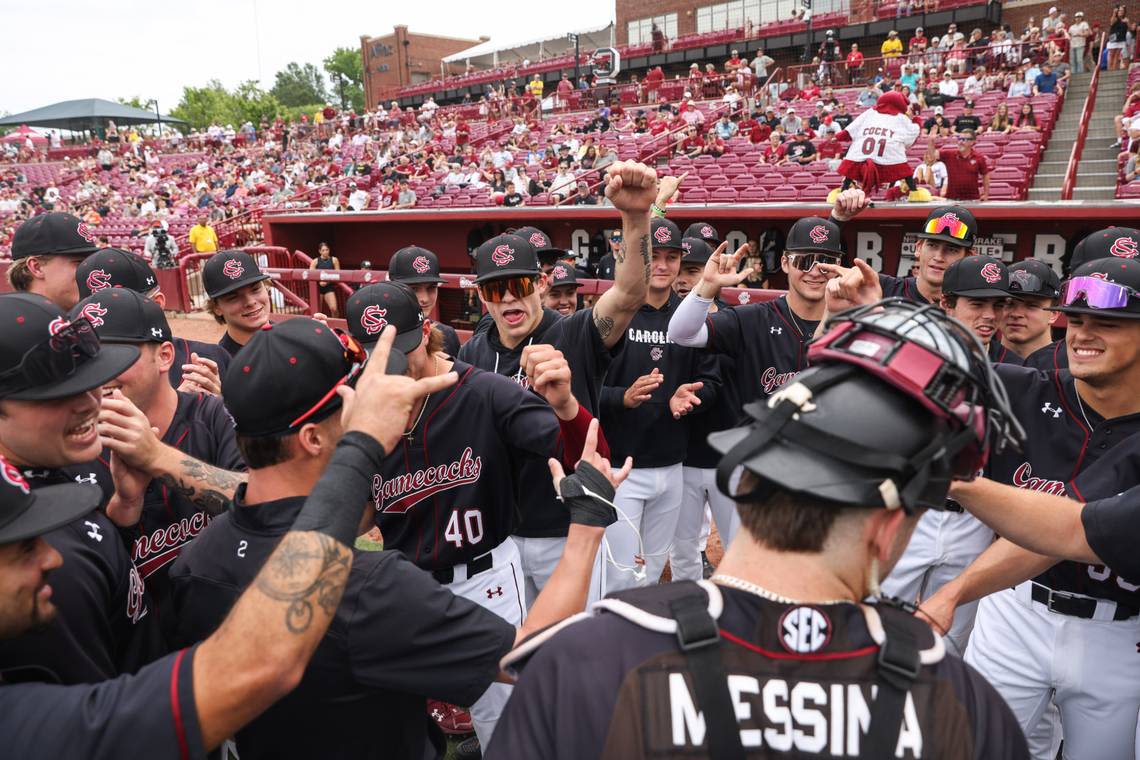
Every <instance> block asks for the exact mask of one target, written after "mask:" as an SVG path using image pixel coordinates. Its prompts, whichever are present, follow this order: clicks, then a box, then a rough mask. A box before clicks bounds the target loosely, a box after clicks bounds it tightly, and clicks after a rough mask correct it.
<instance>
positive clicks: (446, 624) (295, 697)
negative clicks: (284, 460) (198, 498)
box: [168, 487, 515, 760]
mask: <svg viewBox="0 0 1140 760" xmlns="http://www.w3.org/2000/svg"><path fill="white" fill-rule="evenodd" d="M244 495H245V491H244V487H242V489H241V491H239V494H238V498H237V499H236V500H235V505H234V509H233V510H231V511H230V512H228V513H226V514H224V515H221V516H220V517H218V518H217V519H216V520H214V521H213V522H212V523H211V524H210V526H209V527H208V528H207V529H206V530H205V531H204V532H203V533H202V535H201V536H199V538H198V540H197V541H195V542H194V543H193V544H192V545H191V546H189V547H187V549H186V550H185V551H183V553H182V556H180V557H179V558H178V560H177V562H175V564H174V567H173V568H171V571H170V575H171V582H172V586H173V595H172V605H173V610H172V611H173V614H172V615H168V617H169V618H171V619H173V620H176V621H177V630H176V632H175V633H174V636H173V638H174V640H175V641H179V642H192V641H199V640H201V639H203V638H205V637H207V636H209V635H210V634H211V633H213V631H214V629H216V628H217V626H218V625H219V624H220V623H221V621H222V620H223V619H224V618H225V616H226V614H227V613H228V612H229V610H230V608H231V607H232V606H233V604H234V602H235V601H236V600H237V598H238V597H239V596H240V595H241V593H242V592H243V591H244V589H245V588H246V587H248V586H249V584H250V583H252V582H253V579H254V578H255V577H256V575H257V573H258V572H259V571H260V569H261V567H262V565H263V564H264V563H265V561H266V560H267V559H268V557H269V555H270V554H271V553H272V552H273V549H274V548H275V547H276V546H277V543H278V542H279V541H280V540H281V537H282V536H284V535H285V533H287V532H288V531H289V529H290V527H291V526H292V524H293V522H294V520H295V519H296V517H297V514H298V513H299V512H300V511H301V507H302V506H303V505H304V502H305V499H304V498H302V497H297V498H290V499H281V500H279V501H272V502H267V503H263V504H256V505H248V504H246V503H244V498H243V497H244ZM385 538H387V537H385ZM514 639H515V628H514V626H512V625H510V624H509V623H507V622H506V621H504V620H503V619H502V618H500V617H498V616H497V615H495V614H494V613H491V612H488V611H487V610H484V609H483V608H482V607H479V606H478V605H476V604H474V603H473V602H470V601H468V600H466V599H463V598H461V597H457V596H455V595H454V594H452V593H451V592H450V591H448V590H447V589H445V588H443V587H442V586H440V585H439V584H438V583H436V582H435V580H434V579H432V577H431V576H430V575H428V574H427V573H425V572H423V571H422V570H420V569H418V568H416V567H415V566H414V565H412V564H411V563H410V562H408V561H407V559H406V558H405V557H404V556H403V555H402V554H401V553H400V552H395V551H383V552H359V551H358V552H355V553H354V555H353V564H352V570H351V571H350V572H349V574H348V581H347V583H346V584H345V591H344V596H343V597H342V598H341V601H340V605H339V606H338V607H337V611H336V615H335V616H334V617H333V620H332V623H331V624H330V626H329V630H328V632H327V633H326V634H325V637H324V638H323V639H322V640H321V643H320V645H319V646H318V647H317V650H316V652H315V653H314V654H313V659H312V660H311V661H310V662H309V665H308V668H307V669H306V670H305V676H304V678H303V679H302V681H301V684H300V685H299V686H298V687H297V688H296V689H295V690H294V691H293V692H292V693H290V694H289V696H287V697H285V698H284V699H282V700H280V701H279V702H277V703H276V704H275V705H273V706H272V707H270V708H269V709H268V710H267V711H266V712H265V713H263V714H262V715H261V716H260V717H258V718H257V719H256V720H254V721H253V722H251V723H250V724H249V725H248V726H246V727H245V728H244V729H242V730H241V731H239V732H238V734H237V737H236V738H237V747H238V752H239V753H240V755H241V757H242V760H249V759H250V758H281V757H308V758H318V757H328V758H331V757H346V758H347V757H353V758H381V757H382V758H406V760H422V758H426V757H435V756H436V755H437V753H438V752H439V748H440V744H438V743H437V742H439V740H440V737H438V735H436V734H434V733H433V732H434V731H435V729H434V725H433V724H432V723H431V720H430V718H428V716H427V712H426V709H425V698H426V697H428V696H431V697H433V698H438V699H442V700H445V701H448V702H453V703H457V704H464V705H466V704H471V703H472V702H474V701H475V700H476V699H477V698H478V697H479V696H480V695H481V694H482V693H483V691H485V690H486V688H487V686H488V685H490V683H491V682H492V681H493V680H494V678H495V676H496V675H497V674H498V672H499V659H500V658H501V657H502V656H503V655H504V654H506V652H507V651H509V650H510V648H511V647H512V646H513V644H514ZM429 742H431V743H434V748H433V746H432V745H431V744H429Z"/></svg>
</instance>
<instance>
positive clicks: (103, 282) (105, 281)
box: [87, 269, 111, 291]
mask: <svg viewBox="0 0 1140 760" xmlns="http://www.w3.org/2000/svg"><path fill="white" fill-rule="evenodd" d="M109 287H111V275H109V274H107V273H106V272H105V271H103V270H102V269H93V270H91V274H89V275H87V289H88V290H91V291H96V290H103V289H104V288H109Z"/></svg>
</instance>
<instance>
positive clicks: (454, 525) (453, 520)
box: [443, 509, 483, 548]
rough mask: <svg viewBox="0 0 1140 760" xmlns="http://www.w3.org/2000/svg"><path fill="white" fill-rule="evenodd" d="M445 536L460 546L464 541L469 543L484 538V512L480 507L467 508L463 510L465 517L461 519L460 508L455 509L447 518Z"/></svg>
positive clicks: (445, 538) (477, 541)
mask: <svg viewBox="0 0 1140 760" xmlns="http://www.w3.org/2000/svg"><path fill="white" fill-rule="evenodd" d="M443 538H444V540H445V541H448V542H450V543H453V544H455V545H456V546H457V547H460V548H462V546H463V542H464V541H466V542H467V543H468V544H477V543H479V542H480V541H482V540H483V513H482V512H481V511H479V510H478V509H467V510H464V511H463V518H462V519H460V517H459V510H458V509H457V510H455V511H454V512H452V513H451V517H449V518H448V519H447V527H446V528H445V529H444V531H443Z"/></svg>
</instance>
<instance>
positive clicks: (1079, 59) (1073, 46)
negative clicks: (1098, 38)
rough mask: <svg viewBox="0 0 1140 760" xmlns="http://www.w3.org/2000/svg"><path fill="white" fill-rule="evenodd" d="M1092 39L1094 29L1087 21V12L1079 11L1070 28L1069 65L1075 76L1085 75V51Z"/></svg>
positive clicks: (1074, 16) (1075, 14)
mask: <svg viewBox="0 0 1140 760" xmlns="http://www.w3.org/2000/svg"><path fill="white" fill-rule="evenodd" d="M1090 37H1092V28H1091V27H1090V26H1089V23H1088V22H1087V21H1085V12H1084V11H1077V12H1076V13H1074V14H1073V24H1072V26H1070V27H1069V63H1070V64H1071V65H1072V67H1073V73H1074V74H1083V73H1085V51H1086V50H1087V49H1088V41H1089V38H1090Z"/></svg>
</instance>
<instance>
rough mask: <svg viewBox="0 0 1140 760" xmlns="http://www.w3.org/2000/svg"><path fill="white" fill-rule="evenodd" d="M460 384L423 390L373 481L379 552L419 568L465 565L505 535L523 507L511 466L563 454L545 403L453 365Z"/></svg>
mask: <svg viewBox="0 0 1140 760" xmlns="http://www.w3.org/2000/svg"><path fill="white" fill-rule="evenodd" d="M454 369H455V371H456V372H457V373H458V374H459V382H457V383H456V384H455V385H453V386H452V387H450V388H446V389H444V390H443V391H440V392H438V393H434V394H432V397H431V398H430V399H428V401H427V403H426V404H425V405H424V413H423V416H422V419H421V421H420V422H419V424H418V425H416V427H415V429H414V430H413V432H412V434H411V436H402V437H401V438H400V442H399V443H398V444H396V447H395V448H394V449H393V450H392V451H391V452H390V453H389V454H388V456H386V457H385V458H384V461H383V465H382V466H383V469H382V470H381V472H379V473H377V474H376V476H375V477H374V478H373V481H372V498H373V501H374V506H375V509H376V513H375V520H376V524H377V525H378V526H379V527H380V532H381V533H383V534H384V548H386V549H398V550H399V551H402V552H403V553H404V554H405V555H406V556H407V557H408V559H410V560H412V562H414V563H415V564H416V565H418V566H419V567H422V568H424V569H425V570H438V569H442V568H445V567H453V566H454V565H457V564H459V563H461V562H470V561H471V560H473V559H475V558H476V557H480V556H482V555H484V554H486V553H487V552H489V551H491V550H492V549H494V548H495V547H496V546H498V545H499V544H500V543H502V542H503V540H504V539H506V538H507V537H508V536H510V535H511V533H512V532H513V531H514V529H515V526H516V525H517V524H518V520H519V510H520V508H521V509H526V508H527V507H528V506H529V501H528V494H526V493H523V492H521V489H520V484H521V483H522V482H523V480H522V478H521V475H520V470H521V469H522V465H523V464H524V463H526V462H528V461H530V460H535V459H538V460H541V461H542V462H546V460H547V459H548V458H550V457H552V456H553V457H557V458H561V457H562V434H561V431H560V429H559V424H558V418H557V417H556V416H555V415H554V410H553V409H551V408H550V405H549V404H547V403H546V401H545V400H544V399H542V398H541V397H539V396H537V395H536V394H534V393H531V392H530V391H527V390H524V389H523V388H522V387H520V386H519V385H517V384H515V383H514V382H512V381H511V380H510V379H509V378H505V377H503V376H501V375H496V374H494V373H493V372H483V371H482V370H479V369H476V368H474V367H472V366H471V365H469V364H466V363H465V362H461V361H456V362H455V367H454Z"/></svg>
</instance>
